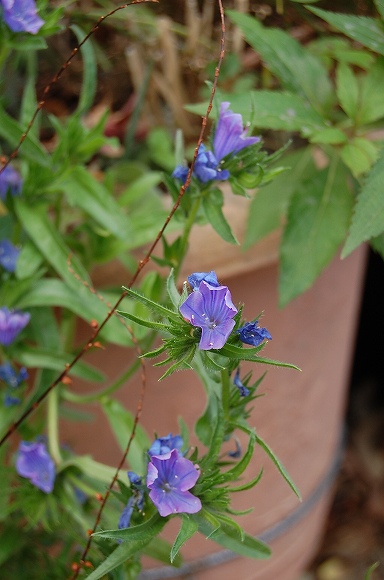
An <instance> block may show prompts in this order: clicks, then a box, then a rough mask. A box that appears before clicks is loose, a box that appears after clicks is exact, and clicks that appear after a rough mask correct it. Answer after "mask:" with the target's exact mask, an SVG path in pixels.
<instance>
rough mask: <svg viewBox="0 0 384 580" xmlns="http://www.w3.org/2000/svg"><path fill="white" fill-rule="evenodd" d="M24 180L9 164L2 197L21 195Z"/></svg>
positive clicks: (0, 182)
mask: <svg viewBox="0 0 384 580" xmlns="http://www.w3.org/2000/svg"><path fill="white" fill-rule="evenodd" d="M1 1H2V0H0V2H1ZM22 186H23V180H22V178H21V175H20V173H19V172H18V171H16V169H13V167H12V166H11V165H7V167H6V168H5V169H4V171H3V172H2V173H0V197H1V199H2V200H3V201H4V200H5V198H6V195H7V192H8V191H9V192H10V194H11V195H20V193H21V188H22Z"/></svg>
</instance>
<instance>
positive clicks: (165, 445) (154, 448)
mask: <svg viewBox="0 0 384 580" xmlns="http://www.w3.org/2000/svg"><path fill="white" fill-rule="evenodd" d="M182 446H183V438H182V437H181V435H172V433H169V434H168V435H166V436H165V437H159V438H158V439H155V441H154V442H153V443H152V445H151V447H150V448H149V449H148V455H149V456H150V457H152V456H153V455H165V453H169V452H170V451H172V449H177V451H180V453H181V448H182Z"/></svg>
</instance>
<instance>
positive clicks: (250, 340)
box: [237, 320, 272, 346]
mask: <svg viewBox="0 0 384 580" xmlns="http://www.w3.org/2000/svg"><path fill="white" fill-rule="evenodd" d="M257 322H258V321H257V320H256V321H255V322H246V323H245V324H244V326H242V327H241V328H239V329H238V330H237V332H238V334H239V338H240V340H241V342H245V344H251V345H252V346H259V344H261V343H262V342H263V340H265V339H266V340H272V336H271V335H270V334H269V332H268V330H267V329H266V328H260V327H259V326H258V324H257Z"/></svg>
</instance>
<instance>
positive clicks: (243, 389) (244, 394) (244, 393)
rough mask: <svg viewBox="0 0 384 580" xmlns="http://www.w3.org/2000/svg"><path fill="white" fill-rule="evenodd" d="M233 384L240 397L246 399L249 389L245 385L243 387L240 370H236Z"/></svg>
mask: <svg viewBox="0 0 384 580" xmlns="http://www.w3.org/2000/svg"><path fill="white" fill-rule="evenodd" d="M233 384H234V385H235V386H236V387H237V388H238V389H239V393H240V397H248V395H249V389H247V387H246V386H245V385H243V383H242V381H241V379H240V369H239V368H238V369H237V371H236V374H235V377H234V379H233Z"/></svg>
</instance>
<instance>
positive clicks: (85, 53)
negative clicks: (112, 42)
mask: <svg viewBox="0 0 384 580" xmlns="http://www.w3.org/2000/svg"><path fill="white" fill-rule="evenodd" d="M70 28H71V30H72V31H73V32H74V33H75V34H76V37H77V40H78V41H79V42H81V41H82V40H83V39H84V37H85V32H83V31H82V29H81V28H80V27H79V26H77V24H72V25H71V26H70ZM80 53H81V58H82V67H81V70H82V71H83V84H82V87H81V93H80V99H79V104H78V106H77V112H78V113H80V114H84V113H86V112H87V111H89V109H90V108H91V106H92V104H93V100H94V98H95V94H96V86H97V65H96V57H95V52H94V49H93V45H92V39H91V40H90V39H88V41H87V42H86V43H85V44H83V45H82V47H81V49H80Z"/></svg>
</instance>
